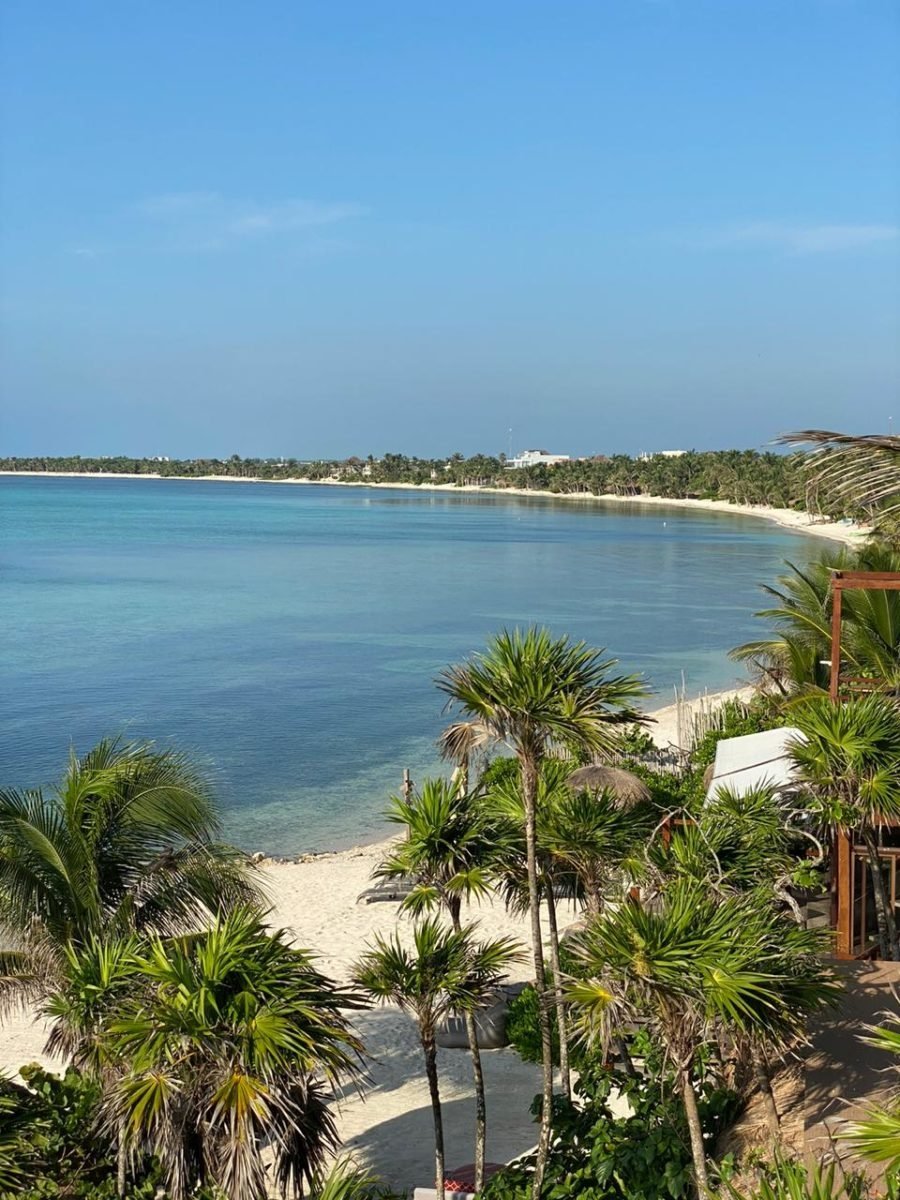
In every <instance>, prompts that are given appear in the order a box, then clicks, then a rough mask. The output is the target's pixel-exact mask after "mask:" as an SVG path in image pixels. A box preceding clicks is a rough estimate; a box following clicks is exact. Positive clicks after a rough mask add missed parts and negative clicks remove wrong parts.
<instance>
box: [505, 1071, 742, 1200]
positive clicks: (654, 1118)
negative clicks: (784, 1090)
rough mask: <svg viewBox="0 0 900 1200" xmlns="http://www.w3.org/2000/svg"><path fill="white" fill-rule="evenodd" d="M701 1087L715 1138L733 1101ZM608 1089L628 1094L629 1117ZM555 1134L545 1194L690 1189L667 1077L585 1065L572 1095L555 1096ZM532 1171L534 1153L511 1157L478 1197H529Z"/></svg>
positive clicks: (668, 1198) (646, 1197) (609, 1199)
mask: <svg viewBox="0 0 900 1200" xmlns="http://www.w3.org/2000/svg"><path fill="white" fill-rule="evenodd" d="M699 1091H700V1097H701V1099H700V1111H701V1117H702V1119H703V1122H704V1126H705V1128H706V1130H707V1132H708V1134H709V1137H710V1138H713V1137H714V1136H715V1135H716V1133H718V1131H719V1130H720V1129H721V1128H723V1126H724V1124H725V1123H726V1122H727V1121H728V1120H729V1119H730V1118H731V1117H732V1116H733V1114H734V1111H735V1107H736V1102H735V1099H734V1097H733V1095H732V1094H731V1093H730V1092H727V1091H724V1090H722V1089H717V1088H714V1087H713V1086H712V1085H710V1084H702V1085H700V1086H699ZM614 1093H619V1094H621V1095H622V1096H624V1097H626V1098H627V1100H628V1103H629V1105H630V1110H631V1111H630V1115H628V1116H616V1115H615V1113H614V1111H613V1108H612V1104H611V1100H612V1097H613V1094H614ZM532 1111H535V1109H534V1108H533V1109H532ZM553 1132H554V1141H553V1148H552V1150H551V1152H550V1159H549V1161H548V1163H547V1170H546V1173H545V1175H544V1189H543V1195H544V1197H545V1198H546V1200H575V1198H576V1197H577V1200H681V1197H685V1196H688V1195H690V1194H691V1193H692V1190H693V1177H692V1174H691V1151H690V1139H689V1137H688V1132H687V1127H686V1124H685V1121H684V1116H683V1113H682V1111H681V1106H680V1104H679V1103H678V1097H677V1094H675V1093H674V1092H673V1090H672V1088H671V1087H670V1086H667V1083H666V1082H665V1081H664V1082H663V1083H660V1082H659V1080H657V1079H653V1078H650V1077H647V1078H638V1079H635V1078H632V1077H629V1076H626V1075H623V1074H619V1073H617V1072H614V1071H609V1070H606V1069H604V1068H603V1067H602V1066H601V1065H599V1064H598V1063H594V1064H592V1065H589V1064H584V1065H583V1068H582V1073H581V1075H580V1076H579V1078H578V1080H577V1081H576V1083H575V1100H574V1101H573V1102H570V1101H567V1100H566V1099H565V1098H564V1097H562V1096H557V1097H556V1098H555V1100H554V1122H553ZM532 1174H533V1155H526V1156H524V1157H522V1158H520V1159H517V1160H516V1161H515V1162H514V1163H511V1164H510V1165H509V1166H507V1167H505V1168H504V1169H503V1170H502V1171H499V1172H498V1173H497V1174H496V1175H495V1176H494V1177H493V1178H492V1179H491V1180H490V1181H489V1183H488V1185H487V1187H486V1188H485V1192H484V1200H527V1197H528V1196H529V1194H530V1188H531V1180H532Z"/></svg>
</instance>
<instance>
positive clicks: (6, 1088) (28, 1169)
mask: <svg viewBox="0 0 900 1200" xmlns="http://www.w3.org/2000/svg"><path fill="white" fill-rule="evenodd" d="M20 1074H21V1077H22V1080H23V1083H21V1084H20V1083H15V1082H13V1081H12V1080H9V1079H2V1080H0V1200H13V1198H15V1200H46V1198H49V1197H55V1196H59V1197H63V1196H65V1197H68V1198H70V1200H108V1198H111V1197H114V1196H115V1195H116V1153H115V1147H114V1146H113V1145H112V1143H111V1142H110V1140H109V1138H108V1137H107V1136H106V1135H105V1134H104V1132H103V1129H102V1126H101V1125H100V1123H99V1121H98V1110H99V1104H100V1087H99V1084H97V1083H95V1082H94V1081H93V1080H91V1079H89V1078H88V1077H87V1076H84V1075H82V1074H81V1073H80V1072H79V1071H76V1070H75V1069H74V1068H69V1069H68V1070H67V1071H66V1073H65V1074H64V1075H61V1076H60V1075H54V1074H52V1073H51V1072H49V1071H45V1070H44V1069H43V1068H42V1067H39V1066H37V1065H34V1064H32V1065H31V1066H28V1067H23V1068H22V1070H21V1072H20ZM145 1167H146V1169H144V1170H142V1171H140V1172H139V1175H140V1178H139V1180H138V1181H137V1182H136V1183H135V1184H134V1185H133V1186H132V1187H131V1188H130V1189H129V1190H128V1192H127V1193H126V1194H127V1197H128V1200H149V1198H151V1197H153V1196H154V1195H155V1193H156V1177H155V1174H154V1172H153V1171H152V1169H151V1168H150V1164H145Z"/></svg>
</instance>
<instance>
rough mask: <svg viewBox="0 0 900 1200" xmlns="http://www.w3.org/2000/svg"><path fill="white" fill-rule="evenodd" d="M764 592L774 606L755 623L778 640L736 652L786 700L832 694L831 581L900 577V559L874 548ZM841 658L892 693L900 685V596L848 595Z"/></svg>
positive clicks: (793, 573) (836, 555)
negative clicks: (842, 575) (816, 692)
mask: <svg viewBox="0 0 900 1200" xmlns="http://www.w3.org/2000/svg"><path fill="white" fill-rule="evenodd" d="M786 566H787V572H786V573H785V574H783V575H781V576H779V578H778V580H777V582H776V584H775V585H774V586H766V587H764V588H763V590H764V591H765V592H766V593H767V594H768V595H769V596H770V597H771V600H772V603H771V604H770V605H769V606H768V607H767V608H764V609H761V610H760V611H759V612H758V613H757V614H756V615H757V616H758V617H760V618H762V619H763V620H765V621H768V622H769V623H770V625H771V627H772V632H771V633H770V634H769V635H768V636H766V637H763V638H758V639H756V640H754V641H752V642H746V643H744V645H742V646H738V647H737V648H736V649H735V650H733V651H732V657H733V658H735V659H737V660H738V661H739V662H748V663H750V664H751V665H753V666H755V667H756V668H757V669H758V670H759V672H760V673H761V674H762V676H763V677H764V678H765V679H767V680H768V681H770V682H771V683H773V684H775V685H776V686H777V687H778V688H779V689H780V690H781V691H782V692H785V693H790V692H793V691H795V690H809V689H814V688H818V689H820V690H822V691H825V690H827V688H828V679H829V672H830V659H831V602H832V597H831V574H832V571H835V570H857V571H900V554H898V552H897V551H896V550H895V549H892V548H891V547H889V546H885V545H880V544H878V543H874V544H872V545H869V546H866V547H864V548H863V549H861V550H859V551H848V550H842V551H838V552H830V553H828V554H823V555H821V556H820V557H819V558H817V559H815V560H814V561H813V562H811V563H809V564H807V565H806V566H804V567H798V566H796V565H795V564H793V563H790V562H789V563H787V564H786ZM841 657H842V662H843V664H844V668H845V670H847V671H849V673H850V674H854V675H857V676H864V677H865V676H868V677H874V678H877V679H878V680H883V681H885V682H886V683H887V684H888V686H893V685H896V684H897V683H898V682H900V593H898V592H880V591H852V590H849V591H847V592H846V593H845V594H844V603H843V626H842V633H841Z"/></svg>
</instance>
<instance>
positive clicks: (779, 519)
mask: <svg viewBox="0 0 900 1200" xmlns="http://www.w3.org/2000/svg"><path fill="white" fill-rule="evenodd" d="M0 475H37V476H54V475H56V476H59V477H60V478H63V479H181V480H189V481H193V482H198V481H199V482H204V483H212V482H216V483H273V484H276V483H277V484H282V483H283V484H301V485H303V484H306V485H309V484H321V485H324V486H328V487H362V488H391V489H394V490H396V489H398V488H399V489H401V490H405V491H415V492H485V493H487V494H489V495H495V496H496V495H500V496H504V495H505V496H526V497H544V498H545V499H551V500H565V501H571V502H580V503H582V504H625V505H629V504H642V505H656V506H662V507H665V508H694V509H700V510H702V511H704V512H717V513H724V514H726V515H730V516H737V517H758V518H759V519H761V520H764V521H774V522H775V523H776V524H777V525H780V526H782V528H784V529H788V530H790V531H791V532H793V533H803V534H807V535H809V536H810V537H824V538H828V539H829V540H831V541H835V542H842V543H843V544H845V545H849V546H857V545H860V544H861V543H862V542H864V541H865V540H866V538H867V537H868V536H869V535H870V533H871V530H870V529H868V528H867V527H866V526H863V525H856V524H854V523H853V522H851V521H837V522H834V521H830V520H829V519H828V518H827V517H818V516H814V515H813V514H811V513H808V512H798V511H797V510H796V509H792V508H774V507H772V506H771V505H768V504H731V503H730V502H729V501H727V500H677V499H669V498H667V497H664V496H618V495H614V494H612V493H610V494H609V495H604V496H595V495H594V494H593V492H551V491H549V490H541V489H533V488H516V487H508V488H496V487H476V486H458V485H457V484H454V483H430V484H429V483H372V482H371V481H369V480H364V479H359V480H356V479H354V480H350V479H302V478H301V479H259V478H257V477H256V476H252V475H160V474H159V473H158V472H148V473H147V474H145V475H141V474H137V473H129V472H125V471H121V472H120V471H115V472H114V471H110V472H102V471H0Z"/></svg>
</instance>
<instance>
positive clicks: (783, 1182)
mask: <svg viewBox="0 0 900 1200" xmlns="http://www.w3.org/2000/svg"><path fill="white" fill-rule="evenodd" d="M725 1174H726V1173H725V1172H724V1171H723V1186H722V1188H721V1189H720V1191H719V1195H720V1196H721V1197H722V1200H876V1197H877V1198H878V1200H896V1197H897V1195H898V1181H897V1179H896V1177H893V1176H889V1177H888V1178H887V1179H886V1180H885V1187H884V1189H881V1188H875V1187H873V1186H872V1184H871V1182H870V1180H869V1179H867V1177H866V1176H865V1175H864V1174H863V1173H862V1172H857V1171H846V1170H841V1169H839V1167H838V1164H837V1163H834V1162H832V1163H829V1164H828V1165H827V1166H826V1164H825V1163H821V1162H819V1163H811V1164H807V1163H803V1162H799V1161H798V1160H797V1159H793V1158H785V1157H782V1156H781V1155H776V1157H775V1160H774V1162H771V1163H763V1164H762V1165H761V1166H760V1167H759V1168H758V1178H757V1180H756V1182H755V1183H753V1184H751V1185H749V1186H736V1185H735V1183H734V1182H733V1181H732V1180H731V1179H728V1178H727V1177H725Z"/></svg>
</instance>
